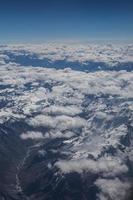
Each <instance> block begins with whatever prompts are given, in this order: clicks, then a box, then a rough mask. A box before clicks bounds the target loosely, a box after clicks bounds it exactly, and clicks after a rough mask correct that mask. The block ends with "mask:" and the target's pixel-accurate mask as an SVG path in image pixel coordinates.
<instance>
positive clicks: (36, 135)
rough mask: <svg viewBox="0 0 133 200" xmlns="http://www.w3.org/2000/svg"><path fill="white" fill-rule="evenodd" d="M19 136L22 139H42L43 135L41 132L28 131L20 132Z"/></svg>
mask: <svg viewBox="0 0 133 200" xmlns="http://www.w3.org/2000/svg"><path fill="white" fill-rule="evenodd" d="M20 138H21V139H23V140H27V139H31V140H38V139H43V138H44V136H43V134H42V133H41V132H37V131H36V132H35V131H28V132H26V133H22V134H21V135H20Z"/></svg>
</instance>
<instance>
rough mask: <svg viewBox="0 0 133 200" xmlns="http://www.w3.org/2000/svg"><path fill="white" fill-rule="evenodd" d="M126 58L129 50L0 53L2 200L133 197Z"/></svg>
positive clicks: (60, 48)
mask: <svg viewBox="0 0 133 200" xmlns="http://www.w3.org/2000/svg"><path fill="white" fill-rule="evenodd" d="M132 56H133V45H123V46H122V45H92V44H91V45H85V44H80V45H79V44H73V45H72V44H71V45H70V44H69V45H68V44H67V45H66V44H60V45H56V44H55V43H52V44H45V45H27V46H26V45H5V46H4V45H3V46H1V47H0V177H1V178H0V200H23V199H24V200H78V199H80V200H81V199H82V200H127V199H130V198H132V197H131V196H132V194H131V193H132V189H133V71H132V70H133V60H132V58H133V57H132ZM24 59H25V60H24ZM27 59H28V60H27ZM46 59H47V63H46ZM34 61H35V63H36V65H35V64H34ZM57 61H58V62H57ZM26 62H27V64H26V65H24V66H23V65H22V63H23V64H24V63H26ZM32 62H33V65H32ZM39 62H40V63H42V64H41V67H40V66H39ZM55 63H56V64H57V65H56V66H55V68H54V67H53V66H54V64H55ZM88 63H89V68H88ZM45 64H47V65H46V67H45ZM58 64H59V66H58ZM65 64H66V65H65ZM67 64H68V65H67ZM76 64H78V67H77V68H76V67H75V66H76ZM71 65H72V67H71ZM35 66H36V67H35ZM42 66H43V67H42ZM121 69H123V70H121ZM86 70H87V71H86Z"/></svg>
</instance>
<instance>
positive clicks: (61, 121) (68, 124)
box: [28, 115, 86, 130]
mask: <svg viewBox="0 0 133 200" xmlns="http://www.w3.org/2000/svg"><path fill="white" fill-rule="evenodd" d="M28 123H29V124H30V125H32V126H44V127H47V128H52V129H54V128H56V129H57V130H69V129H76V128H82V127H84V126H85V124H86V121H85V120H84V119H82V118H80V117H69V116H65V115H61V116H56V117H51V116H47V115H37V116H36V117H34V118H31V119H29V120H28Z"/></svg>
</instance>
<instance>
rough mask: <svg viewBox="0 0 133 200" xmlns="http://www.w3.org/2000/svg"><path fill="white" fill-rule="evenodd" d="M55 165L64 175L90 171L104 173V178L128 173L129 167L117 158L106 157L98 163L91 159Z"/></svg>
mask: <svg viewBox="0 0 133 200" xmlns="http://www.w3.org/2000/svg"><path fill="white" fill-rule="evenodd" d="M55 165H56V166H57V167H58V168H59V169H60V170H61V171H62V172H63V173H70V172H78V173H82V172H83V171H88V172H90V173H102V174H103V175H104V176H116V175H118V174H122V173H126V172H127V171H128V168H127V166H126V165H124V164H122V163H121V162H120V160H119V159H118V158H115V157H105V158H101V159H99V160H96V161H94V160H90V159H79V160H78V159H77V160H60V161H58V162H56V164H55Z"/></svg>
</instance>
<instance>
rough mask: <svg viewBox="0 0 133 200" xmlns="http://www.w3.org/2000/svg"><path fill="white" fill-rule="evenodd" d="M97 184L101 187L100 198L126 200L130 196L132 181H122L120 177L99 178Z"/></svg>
mask: <svg viewBox="0 0 133 200" xmlns="http://www.w3.org/2000/svg"><path fill="white" fill-rule="evenodd" d="M95 184H96V186H97V187H98V188H99V189H100V193H99V194H98V200H109V199H110V200H118V199H119V200H124V199H126V197H127V196H128V192H129V189H130V183H128V182H125V181H120V180H119V179H118V178H115V179H102V178H99V179H98V180H97V181H96V182H95Z"/></svg>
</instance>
